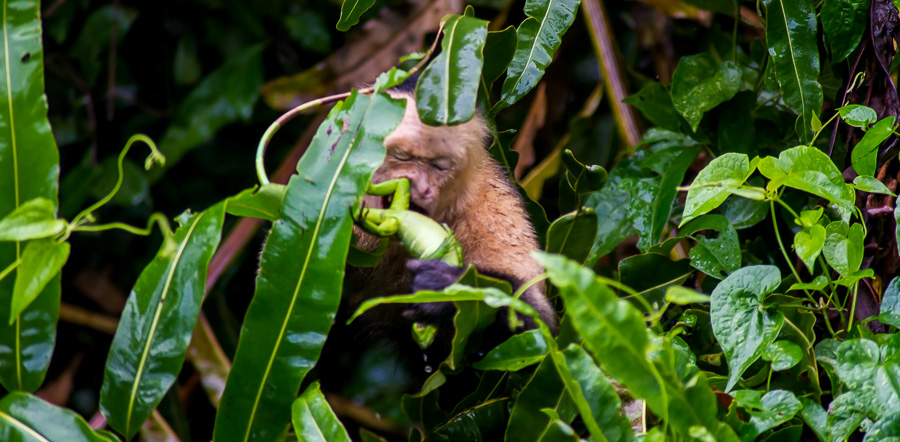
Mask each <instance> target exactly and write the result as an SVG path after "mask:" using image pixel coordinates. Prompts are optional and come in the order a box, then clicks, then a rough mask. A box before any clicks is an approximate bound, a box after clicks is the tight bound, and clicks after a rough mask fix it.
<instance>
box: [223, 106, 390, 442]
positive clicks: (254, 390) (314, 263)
mask: <svg viewBox="0 0 900 442" xmlns="http://www.w3.org/2000/svg"><path fill="white" fill-rule="evenodd" d="M403 112H404V106H403V104H402V103H401V102H396V101H393V100H390V99H389V98H388V97H387V96H385V95H384V94H381V93H378V94H373V95H372V96H366V95H360V94H358V93H356V92H354V93H352V94H351V95H350V97H348V98H347V100H346V101H344V102H342V103H340V104H338V105H336V106H335V107H334V108H333V109H332V110H331V112H330V113H329V116H328V119H327V120H326V121H325V123H323V124H322V125H321V126H320V127H319V130H318V132H317V133H316V136H315V138H314V139H313V141H312V144H311V145H310V147H309V149H308V151H307V154H305V155H304V156H303V158H301V160H300V162H299V164H298V165H297V171H298V172H299V175H294V176H292V177H291V180H290V182H289V184H288V188H287V192H286V193H285V196H284V201H283V206H282V211H281V214H280V215H279V217H278V220H277V221H276V222H275V223H274V225H273V228H272V230H271V232H270V234H269V238H268V240H267V241H266V245H265V247H264V248H263V252H262V258H261V262H260V270H259V275H258V277H257V282H256V293H255V294H254V296H253V300H252V301H251V302H250V306H249V308H248V310H247V313H246V316H245V317H244V323H243V325H242V327H241V336H240V340H239V342H238V347H237V352H236V353H235V357H234V366H233V367H232V369H231V373H230V374H229V376H228V383H227V384H226V386H225V393H224V395H223V397H222V404H221V407H220V408H219V411H218V414H217V415H216V426H215V432H214V439H216V440H222V441H225V440H250V439H253V440H271V439H274V438H277V437H278V436H279V435H280V434H282V432H283V430H284V428H285V425H286V424H287V422H288V420H289V418H290V416H289V412H288V408H289V406H290V404H291V402H293V400H294V398H295V397H296V395H297V391H298V390H299V389H300V384H301V382H302V381H303V378H304V377H305V376H306V373H307V372H308V371H309V370H310V368H311V367H312V366H313V365H314V364H315V362H316V360H317V359H318V357H319V354H320V352H321V350H322V345H323V344H324V341H325V336H326V335H327V333H328V331H329V329H330V328H331V323H332V321H333V320H334V316H335V313H336V312H337V308H338V304H339V303H340V293H341V284H342V281H343V277H344V261H345V260H346V258H347V250H348V248H349V245H350V238H351V234H352V225H353V220H352V219H351V218H350V210H348V208H349V207H351V206H352V205H353V203H354V201H355V200H356V199H357V198H358V196H359V195H361V194H362V193H363V192H364V191H365V189H366V187H367V185H368V183H369V181H370V179H371V177H372V174H373V173H374V171H375V169H376V168H377V167H378V166H379V165H380V164H381V161H382V160H383V158H384V147H383V144H382V143H383V142H384V138H385V137H386V136H387V135H388V134H389V133H390V132H391V131H392V130H393V129H394V127H396V126H397V124H398V123H399V122H400V119H401V117H402V116H403ZM326 152H328V153H327V154H326Z"/></svg>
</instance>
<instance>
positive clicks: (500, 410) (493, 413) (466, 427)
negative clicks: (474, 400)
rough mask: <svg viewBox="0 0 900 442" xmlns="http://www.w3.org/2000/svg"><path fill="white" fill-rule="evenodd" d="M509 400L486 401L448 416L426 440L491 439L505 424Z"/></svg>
mask: <svg viewBox="0 0 900 442" xmlns="http://www.w3.org/2000/svg"><path fill="white" fill-rule="evenodd" d="M509 402H510V400H509V399H508V398H499V399H492V400H489V401H486V402H484V403H481V404H478V405H476V406H474V407H472V408H469V409H467V410H464V411H463V412H460V413H458V414H456V415H455V416H452V417H450V418H449V420H448V421H447V422H446V423H445V424H443V425H441V426H440V427H438V428H437V429H436V431H435V433H434V437H433V438H428V440H439V441H463V440H484V441H487V440H492V439H491V438H492V437H499V434H497V432H498V430H499V429H501V428H503V427H504V426H505V425H506V420H507V416H508V413H509V407H510V404H509Z"/></svg>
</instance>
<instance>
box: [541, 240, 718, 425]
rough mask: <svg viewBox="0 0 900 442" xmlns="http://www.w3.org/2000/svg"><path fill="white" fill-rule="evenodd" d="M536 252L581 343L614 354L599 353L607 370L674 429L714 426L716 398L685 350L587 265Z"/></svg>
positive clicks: (588, 347)
mask: <svg viewBox="0 0 900 442" xmlns="http://www.w3.org/2000/svg"><path fill="white" fill-rule="evenodd" d="M535 257H536V259H537V260H538V262H540V263H541V265H543V266H544V268H545V269H546V271H547V275H548V276H549V277H550V280H551V282H553V284H554V285H556V286H557V287H558V288H559V290H560V294H561V296H562V297H563V300H564V301H565V304H566V308H567V312H566V314H567V318H570V319H571V320H572V323H573V325H574V326H575V328H576V330H577V331H578V333H579V334H580V335H581V337H582V338H583V339H584V343H585V347H587V349H588V350H590V351H591V353H593V354H594V355H615V357H600V358H598V359H599V362H600V363H601V364H602V365H603V368H604V370H605V371H606V372H607V373H609V375H610V376H612V377H613V378H615V379H616V380H617V381H619V382H621V383H622V384H624V385H625V386H626V387H627V388H628V389H629V391H630V392H632V393H633V394H634V396H635V397H640V398H643V399H645V400H646V401H647V405H648V406H649V408H650V409H651V410H653V412H654V413H656V414H657V416H660V417H661V418H662V419H664V420H666V421H667V422H668V424H669V425H670V426H671V427H672V428H673V429H675V431H685V432H686V431H687V429H688V428H689V427H691V426H694V425H702V426H704V427H706V428H716V410H717V406H716V402H715V398H714V396H713V395H712V392H711V391H710V389H709V386H708V384H707V382H706V377H705V376H704V375H703V374H702V373H700V372H699V370H698V369H697V367H696V365H693V364H691V362H690V359H689V356H688V353H687V352H685V351H684V350H683V349H680V348H679V347H677V346H675V345H673V344H672V343H671V342H670V341H667V340H665V339H662V338H660V337H658V336H655V335H653V334H652V333H651V332H650V331H649V330H648V329H647V328H646V326H645V324H644V317H643V316H642V315H641V314H640V313H639V312H638V310H637V309H635V308H634V307H633V306H632V305H630V304H629V303H628V301H625V300H621V299H618V297H617V296H616V294H615V293H613V291H612V290H611V289H610V288H609V287H607V286H606V285H605V284H604V283H603V282H601V281H600V280H598V279H597V277H596V275H594V273H593V272H591V271H590V270H589V269H587V268H584V267H582V266H581V265H579V264H578V263H576V262H574V261H571V260H568V259H566V258H563V257H560V256H557V255H550V254H537V253H536V254H535ZM545 361H546V360H545Z"/></svg>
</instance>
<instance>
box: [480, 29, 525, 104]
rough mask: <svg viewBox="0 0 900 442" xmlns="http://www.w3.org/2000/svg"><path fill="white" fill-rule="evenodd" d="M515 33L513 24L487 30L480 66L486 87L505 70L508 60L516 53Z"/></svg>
mask: <svg viewBox="0 0 900 442" xmlns="http://www.w3.org/2000/svg"><path fill="white" fill-rule="evenodd" d="M516 35H517V34H516V28H515V27H514V26H508V27H507V28H506V29H504V30H502V31H496V32H488V35H487V41H485V43H484V67H482V68H481V77H482V78H483V79H484V84H485V85H486V86H487V88H488V89H490V87H491V85H493V84H494V82H495V81H497V79H498V78H500V76H501V75H503V73H504V72H506V68H507V67H509V62H510V61H512V59H513V56H514V55H515V54H516V40H517V38H516Z"/></svg>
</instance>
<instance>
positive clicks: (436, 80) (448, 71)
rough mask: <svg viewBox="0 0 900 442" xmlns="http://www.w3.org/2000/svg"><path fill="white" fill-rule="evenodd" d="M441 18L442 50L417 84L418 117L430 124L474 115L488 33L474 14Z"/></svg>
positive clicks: (482, 22)
mask: <svg viewBox="0 0 900 442" xmlns="http://www.w3.org/2000/svg"><path fill="white" fill-rule="evenodd" d="M442 21H443V23H444V31H443V35H444V36H443V38H442V39H441V53H440V54H438V56H437V57H435V58H434V60H432V61H431V63H429V64H428V67H426V68H425V71H424V72H423V73H422V76H421V77H419V82H418V84H417V85H416V105H417V106H418V109H419V118H420V119H421V120H422V122H423V123H425V124H427V125H430V126H439V125H448V126H452V125H455V124H460V123H465V122H466V121H469V120H471V119H472V117H473V116H475V102H476V99H477V97H478V86H479V84H480V83H481V68H482V66H483V64H484V56H483V55H482V51H483V50H484V42H485V39H487V34H488V29H487V25H488V22H486V21H484V20H479V19H477V18H474V17H468V16H465V15H459V14H453V15H448V16H446V17H444V19H443V20H442Z"/></svg>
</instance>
